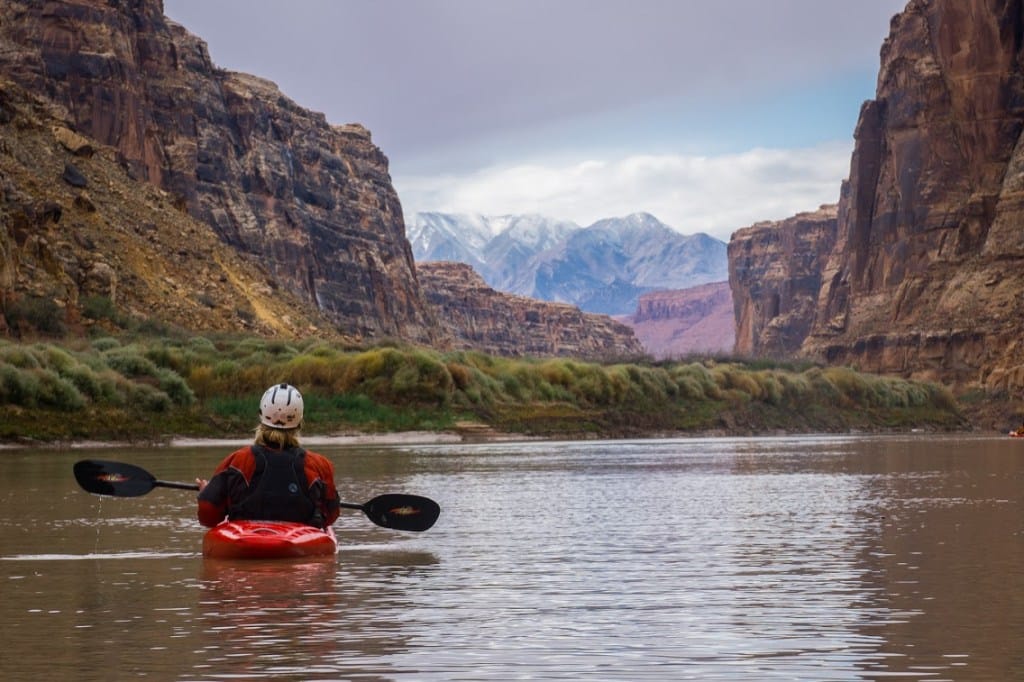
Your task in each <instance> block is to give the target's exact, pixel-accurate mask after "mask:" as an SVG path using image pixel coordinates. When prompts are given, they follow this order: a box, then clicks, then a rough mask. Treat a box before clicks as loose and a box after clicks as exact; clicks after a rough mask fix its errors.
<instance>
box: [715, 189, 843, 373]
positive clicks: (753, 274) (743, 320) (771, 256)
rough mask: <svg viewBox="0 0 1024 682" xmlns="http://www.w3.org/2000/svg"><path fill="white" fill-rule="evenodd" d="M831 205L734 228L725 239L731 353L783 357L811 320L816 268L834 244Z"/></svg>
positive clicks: (794, 348) (834, 210)
mask: <svg viewBox="0 0 1024 682" xmlns="http://www.w3.org/2000/svg"><path fill="white" fill-rule="evenodd" d="M836 217H837V207H836V206H834V205H833V206H822V207H821V208H819V209H818V210H817V211H815V212H813V213H801V214H799V215H797V216H794V217H792V218H787V219H786V220H782V221H777V222H763V223H758V224H756V225H752V226H751V227H747V228H744V229H742V230H737V231H736V232H735V233H734V234H733V235H732V238H731V239H730V241H729V247H728V254H729V285H730V287H731V289H732V300H733V305H734V310H735V320H736V345H735V352H736V353H737V354H739V355H743V356H749V357H773V358H784V357H788V356H792V355H793V354H795V353H797V352H798V351H799V350H800V345H801V343H803V341H804V339H805V338H806V336H807V333H808V331H809V330H810V328H811V324H812V322H813V321H814V314H815V306H816V304H817V300H818V292H819V290H820V288H821V271H822V267H823V266H824V263H825V259H826V258H827V257H828V255H829V253H830V252H831V250H832V247H833V245H834V244H835V235H836Z"/></svg>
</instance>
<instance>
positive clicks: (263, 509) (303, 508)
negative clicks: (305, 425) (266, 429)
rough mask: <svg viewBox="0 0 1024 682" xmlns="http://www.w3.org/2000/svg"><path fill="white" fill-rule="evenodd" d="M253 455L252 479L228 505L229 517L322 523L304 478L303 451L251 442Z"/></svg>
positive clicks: (304, 452) (304, 458) (304, 455)
mask: <svg viewBox="0 0 1024 682" xmlns="http://www.w3.org/2000/svg"><path fill="white" fill-rule="evenodd" d="M252 455H253V457H254V458H255V459H256V469H255V471H254V472H253V475H252V480H251V481H250V482H249V487H248V489H247V490H246V494H245V496H244V497H243V498H242V499H240V500H239V501H238V502H237V503H236V504H233V505H231V509H230V510H229V511H228V517H229V518H231V519H249V520H254V521H294V522H297V523H308V524H310V525H314V526H315V525H322V520H321V521H320V523H318V517H319V513H318V510H317V505H316V502H315V500H313V499H312V498H311V497H310V494H311V491H310V490H309V485H308V483H307V481H306V451H305V450H303V449H302V448H292V449H289V450H272V449H271V448H266V447H263V446H260V445H253V446H252Z"/></svg>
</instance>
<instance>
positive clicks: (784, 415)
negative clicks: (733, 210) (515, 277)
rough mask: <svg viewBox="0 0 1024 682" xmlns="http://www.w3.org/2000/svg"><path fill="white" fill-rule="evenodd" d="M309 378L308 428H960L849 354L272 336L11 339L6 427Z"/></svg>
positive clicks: (950, 412) (947, 410)
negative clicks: (720, 353) (587, 354)
mask: <svg viewBox="0 0 1024 682" xmlns="http://www.w3.org/2000/svg"><path fill="white" fill-rule="evenodd" d="M278 382H289V383H291V384H294V385H295V386H297V387H299V388H300V390H301V391H302V392H303V396H304V398H305V402H306V427H305V429H304V431H305V432H306V433H307V434H323V435H335V434H346V433H385V432H400V431H437V432H445V431H453V430H458V428H459V426H460V425H461V424H466V423H471V424H476V425H482V426H484V427H489V428H490V429H493V430H494V431H497V432H503V433H512V434H522V435H523V436H533V437H538V436H539V437H559V438H593V437H610V438H615V437H643V436H665V435H680V434H688V433H689V434H706V433H714V434H736V435H747V434H755V433H765V432H777V431H785V432H844V431H849V430H863V431H887V430H910V429H915V428H917V429H926V430H958V429H965V428H967V426H968V425H967V423H966V421H965V419H964V418H963V416H962V414H961V413H960V411H959V410H958V406H957V403H956V400H955V398H954V397H953V396H952V394H951V393H950V392H949V391H948V390H946V389H944V388H942V387H940V386H937V385H934V384H929V383H922V382H915V381H906V380H902V379H898V378H891V377H879V376H873V375H868V374H861V373H858V372H856V371H854V370H852V369H849V368H843V367H817V366H812V365H792V364H779V363H762V362H757V363H753V362H742V361H737V360H725V359H700V360H684V361H672V362H657V363H655V362H642V361H634V362H615V363H596V362H583V361H578V360H569V359H523V358H519V359H510V358H502V357H494V356H489V355H485V354H482V353H477V352H466V351H458V352H438V351H433V350H425V349H421V348H411V347H405V346H401V345H381V346H376V347H370V348H341V347H338V346H334V345H331V344H328V343H326V342H323V341H317V340H310V341H306V342H287V341H273V340H267V339H262V338H207V337H201V336H196V337H189V338H145V337H130V338H129V337H125V338H114V337H102V338H94V339H85V338H76V339H69V340H65V341H60V342H58V341H52V340H49V341H45V342H32V343H25V342H11V341H0V441H2V442H6V443H17V442H40V441H41V442H60V441H75V440H79V441H80V440H89V441H96V440H100V441H103V440H113V441H147V442H162V441H167V440H169V439H171V438H173V437H195V438H207V437H208V438H235V437H247V436H248V435H249V434H250V433H251V430H252V428H253V426H254V424H255V423H256V411H257V407H258V406H257V403H258V399H259V396H260V395H261V394H262V392H263V390H264V389H265V388H266V387H267V386H269V385H271V384H274V383H278Z"/></svg>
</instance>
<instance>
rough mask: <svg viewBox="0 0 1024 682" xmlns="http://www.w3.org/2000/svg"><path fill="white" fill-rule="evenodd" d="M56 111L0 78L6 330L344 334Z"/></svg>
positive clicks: (1, 275) (0, 264)
mask: <svg viewBox="0 0 1024 682" xmlns="http://www.w3.org/2000/svg"><path fill="white" fill-rule="evenodd" d="M60 114H61V112H60V111H57V110H55V109H54V107H53V105H52V104H51V103H50V102H48V101H46V100H43V99H40V98H38V97H35V96H33V95H31V94H29V93H28V92H27V91H25V90H24V89H23V88H21V87H20V86H18V85H16V84H14V83H11V82H9V81H4V80H2V79H0V335H9V336H20V335H22V334H33V333H35V332H37V331H44V332H48V333H53V334H60V333H62V332H72V333H82V332H85V331H87V330H90V328H94V329H95V331H96V332H97V333H103V332H102V331H99V330H101V329H106V330H107V331H110V332H114V331H116V330H118V329H121V328H125V327H134V326H136V325H138V326H145V327H147V328H150V329H153V330H159V329H160V328H161V325H164V326H174V327H177V328H183V329H187V330H191V331H199V332H211V331H212V332H248V333H253V334H261V335H273V336H281V337H297V336H301V335H308V334H315V335H317V336H321V337H326V338H331V337H332V336H333V337H337V338H338V339H339V340H344V339H342V338H341V337H338V335H337V334H334V333H333V332H332V328H333V326H332V323H331V321H330V320H329V319H326V318H325V316H324V315H322V314H321V313H320V311H318V310H317V309H316V307H315V306H313V305H312V304H310V303H308V302H307V301H305V300H303V299H301V298H299V297H297V296H294V295H292V294H290V293H289V292H287V291H285V290H283V289H281V288H279V287H276V286H275V285H274V283H273V280H272V278H271V277H270V274H269V273H268V272H267V271H266V270H265V269H264V268H263V265H262V263H261V261H260V260H259V259H256V258H254V257H252V256H249V255H246V254H243V253H239V252H237V251H235V250H234V249H230V248H225V247H224V244H223V242H222V241H221V240H220V238H219V237H218V235H217V234H216V233H215V232H214V231H213V230H212V229H211V228H210V226H209V225H207V224H206V223H204V222H202V221H199V220H196V219H195V218H193V217H192V216H190V215H188V213H187V212H184V211H183V210H182V209H181V206H180V203H179V202H177V201H176V199H175V198H174V197H172V196H171V195H170V194H169V193H168V192H166V191H164V190H161V189H158V188H157V187H154V186H152V185H149V184H146V183H139V182H138V181H136V180H134V179H132V178H131V177H130V176H129V174H128V172H127V171H126V170H125V168H124V167H123V165H122V164H121V162H120V159H119V158H118V156H119V155H118V152H117V151H116V150H115V149H113V148H111V147H106V146H102V145H98V144H96V143H94V142H92V141H90V140H87V139H86V138H84V137H82V136H81V135H78V134H76V133H74V132H73V131H72V130H70V129H69V128H68V127H67V126H68V125H69V121H67V120H66V119H64V118H62V117H61V116H60Z"/></svg>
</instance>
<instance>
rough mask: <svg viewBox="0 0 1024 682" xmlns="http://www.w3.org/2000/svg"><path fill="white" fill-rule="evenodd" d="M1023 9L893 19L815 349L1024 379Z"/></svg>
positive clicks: (965, 8)
mask: <svg viewBox="0 0 1024 682" xmlns="http://www.w3.org/2000/svg"><path fill="white" fill-rule="evenodd" d="M1022 13H1024V9H1022V3H1021V2H1019V0H1015V1H1011V0H977V1H975V2H962V0H912V1H911V2H910V3H908V5H907V8H906V10H905V11H904V12H903V13H902V14H900V15H898V16H897V17H895V18H894V19H893V22H892V27H891V29H892V30H891V34H890V36H889V38H888V39H887V40H886V42H885V44H884V45H883V47H882V53H881V70H880V73H879V77H878V92H877V96H876V99H875V100H873V101H870V102H867V103H866V104H865V105H864V106H863V108H862V110H861V114H860V120H859V122H858V124H857V130H856V135H855V137H856V147H855V151H854V154H853V158H852V162H851V169H850V179H849V187H848V192H847V193H845V195H844V196H843V197H842V199H841V203H840V208H839V217H838V230H837V235H836V244H835V248H834V250H833V252H832V254H831V255H830V257H829V259H828V262H827V264H826V265H825V268H824V271H823V279H822V288H821V292H820V295H819V297H818V302H817V312H816V320H815V323H814V325H813V328H812V329H811V332H810V335H809V337H808V338H807V340H806V342H805V343H804V346H803V350H804V351H805V352H806V353H809V354H812V355H814V356H817V357H821V358H824V359H826V360H828V361H830V362H836V363H850V364H855V365H857V366H859V367H861V368H862V369H866V370H871V371H880V372H899V373H903V374H913V375H918V376H925V377H931V378H937V379H940V380H944V381H949V382H952V383H958V384H977V383H979V382H980V383H982V384H984V385H987V386H988V387H990V388H1003V389H1009V390H1011V391H1013V392H1020V391H1022V390H1024V345H1022V343H1021V341H1020V339H1021V336H1022V332H1024V329H1022V327H1024V323H1022V318H1021V316H1020V315H1019V313H1018V310H1019V308H1020V305H1021V303H1022V301H1021V295H1022V293H1021V292H1024V267H1022V265H1024V263H1022V257H1024V229H1022V227H1021V225H1022V221H1024V210H1022V209H1024V192H1022V190H1024V145H1022V143H1021V131H1022V129H1024V69H1022V65H1024V61H1022V56H1024V55H1022V54H1021V50H1022V46H1024V22H1022V20H1024V17H1022Z"/></svg>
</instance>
